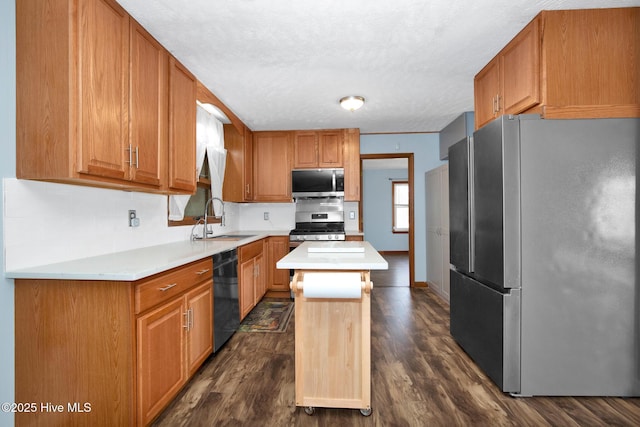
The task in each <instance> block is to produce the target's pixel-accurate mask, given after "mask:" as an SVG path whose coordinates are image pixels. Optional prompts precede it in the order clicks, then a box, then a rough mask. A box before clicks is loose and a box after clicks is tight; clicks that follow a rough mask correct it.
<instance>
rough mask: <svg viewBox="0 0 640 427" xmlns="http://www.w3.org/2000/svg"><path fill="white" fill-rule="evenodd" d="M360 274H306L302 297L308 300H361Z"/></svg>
mask: <svg viewBox="0 0 640 427" xmlns="http://www.w3.org/2000/svg"><path fill="white" fill-rule="evenodd" d="M361 292H362V282H361V281H360V273H353V272H345V273H333V272H331V273H304V279H303V285H302V295H303V296H304V297H306V298H341V299H344V298H358V299H359V298H360V297H361Z"/></svg>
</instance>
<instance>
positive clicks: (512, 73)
mask: <svg viewBox="0 0 640 427" xmlns="http://www.w3.org/2000/svg"><path fill="white" fill-rule="evenodd" d="M500 61H501V69H502V70H501V76H502V79H501V80H502V85H503V86H502V91H501V93H502V97H501V98H498V110H504V114H517V113H519V112H521V111H525V110H527V109H528V108H530V107H532V106H534V105H537V104H538V103H539V102H540V19H539V18H537V19H534V20H533V21H531V22H530V23H529V25H527V26H526V27H525V28H524V29H523V30H522V31H521V32H520V33H519V34H518V35H517V36H516V37H515V38H514V39H513V40H512V41H511V42H510V43H509V44H508V45H507V46H506V47H505V48H504V49H503V50H502V55H501V57H500Z"/></svg>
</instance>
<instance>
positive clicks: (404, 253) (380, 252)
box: [378, 251, 409, 255]
mask: <svg viewBox="0 0 640 427" xmlns="http://www.w3.org/2000/svg"><path fill="white" fill-rule="evenodd" d="M378 253H379V254H380V255H409V251H378Z"/></svg>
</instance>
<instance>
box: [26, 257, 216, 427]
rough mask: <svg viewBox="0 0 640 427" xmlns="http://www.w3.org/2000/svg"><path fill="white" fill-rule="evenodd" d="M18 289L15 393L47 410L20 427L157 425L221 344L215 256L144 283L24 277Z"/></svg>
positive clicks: (29, 416) (33, 414) (31, 414)
mask: <svg viewBox="0 0 640 427" xmlns="http://www.w3.org/2000/svg"><path fill="white" fill-rule="evenodd" d="M14 294H15V325H16V326H15V336H16V340H15V358H16V363H15V369H16V373H15V384H16V385H15V394H16V396H15V399H16V400H15V401H16V402H35V403H36V404H37V409H38V410H37V411H35V412H25V413H17V414H16V418H15V424H16V426H23V425H29V426H32V425H34V426H39V425H41V426H49V425H91V426H136V425H137V426H143V425H148V424H150V423H151V422H152V421H153V419H154V418H155V417H156V416H157V415H158V414H159V413H160V412H161V411H162V410H163V409H164V408H165V407H166V405H167V404H168V403H169V402H170V401H171V400H172V399H173V398H174V397H175V395H176V394H177V393H178V392H179V390H180V389H181V388H182V387H183V386H184V384H185V383H186V382H187V380H188V379H189V377H190V376H191V375H193V373H194V372H195V371H196V370H197V369H198V367H199V366H200V365H201V364H202V362H203V361H204V360H205V359H206V358H207V357H208V356H209V355H210V354H211V352H212V350H213V335H212V330H213V299H212V298H213V291H212V262H211V259H210V258H207V259H204V260H201V261H196V262H193V263H190V264H187V265H185V266H182V267H178V268H174V269H172V270H169V271H167V272H164V273H160V274H157V275H154V276H151V277H149V278H146V279H141V280H139V281H137V282H125V281H98V280H44V279H16V281H15V291H14ZM47 403H51V405H63V408H64V411H57V412H55V413H54V412H51V411H47V410H41V408H40V405H41V404H43V405H46V404H47ZM87 404H88V405H89V406H88V408H89V410H86V408H87V406H86V405H87Z"/></svg>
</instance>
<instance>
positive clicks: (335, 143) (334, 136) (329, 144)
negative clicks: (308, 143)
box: [318, 131, 343, 168]
mask: <svg viewBox="0 0 640 427" xmlns="http://www.w3.org/2000/svg"><path fill="white" fill-rule="evenodd" d="M342 133H343V132H341V131H330V132H319V135H318V167H321V168H341V167H342V165H343V163H342Z"/></svg>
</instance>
